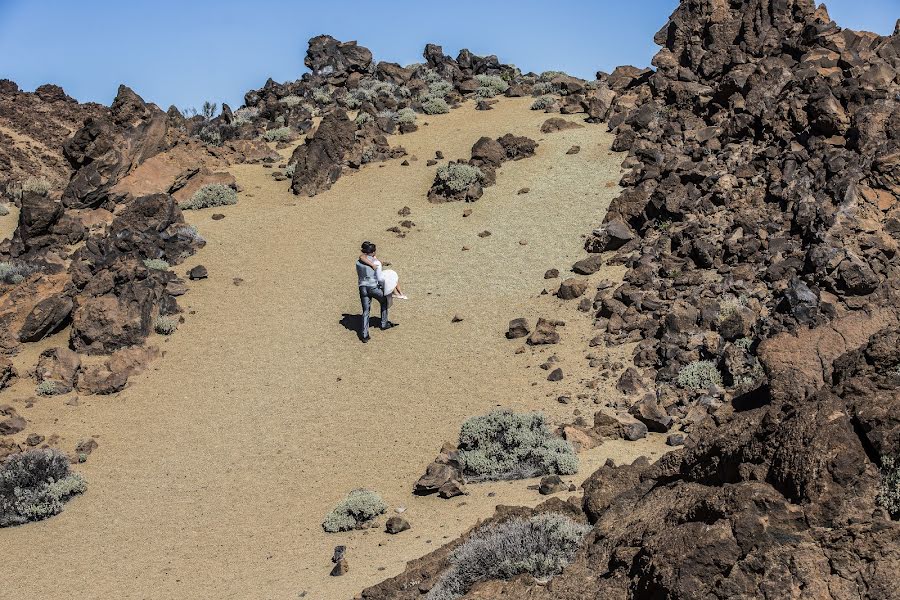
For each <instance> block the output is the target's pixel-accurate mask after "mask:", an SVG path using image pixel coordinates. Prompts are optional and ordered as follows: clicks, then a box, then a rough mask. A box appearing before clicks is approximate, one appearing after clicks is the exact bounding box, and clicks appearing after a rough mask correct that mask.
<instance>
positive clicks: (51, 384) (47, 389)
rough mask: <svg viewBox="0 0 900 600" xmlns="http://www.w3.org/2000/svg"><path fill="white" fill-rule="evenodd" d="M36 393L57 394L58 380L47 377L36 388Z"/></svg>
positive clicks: (42, 394) (43, 394)
mask: <svg viewBox="0 0 900 600" xmlns="http://www.w3.org/2000/svg"><path fill="white" fill-rule="evenodd" d="M34 393H35V394H37V395H38V396H55V395H56V393H57V389H56V382H55V381H51V380H49V379H45V380H44V381H42V382H40V383H39V384H38V385H37V387H36V388H34Z"/></svg>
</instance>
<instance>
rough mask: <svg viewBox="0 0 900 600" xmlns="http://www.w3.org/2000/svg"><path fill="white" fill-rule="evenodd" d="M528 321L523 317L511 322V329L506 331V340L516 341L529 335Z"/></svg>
mask: <svg viewBox="0 0 900 600" xmlns="http://www.w3.org/2000/svg"><path fill="white" fill-rule="evenodd" d="M529 331H530V330H529V329H528V320H527V319H524V318H522V317H519V318H516V319H513V320H512V321H510V322H509V328H508V329H507V331H506V339H508V340H514V339H516V338H522V337H525V336H527V335H528V333H529Z"/></svg>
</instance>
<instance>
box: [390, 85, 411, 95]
mask: <svg viewBox="0 0 900 600" xmlns="http://www.w3.org/2000/svg"><path fill="white" fill-rule="evenodd" d="M394 96H396V97H398V98H409V97H410V96H412V92H411V91H410V89H409V88H408V87H406V86H405V85H398V86H397V88H396V89H395V90H394Z"/></svg>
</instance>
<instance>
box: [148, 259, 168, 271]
mask: <svg viewBox="0 0 900 600" xmlns="http://www.w3.org/2000/svg"><path fill="white" fill-rule="evenodd" d="M144 266H145V267H147V268H148V269H150V270H151V271H168V270H169V263H167V262H166V261H164V260H162V259H161V258H147V259H144Z"/></svg>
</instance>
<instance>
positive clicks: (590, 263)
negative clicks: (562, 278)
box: [572, 254, 603, 275]
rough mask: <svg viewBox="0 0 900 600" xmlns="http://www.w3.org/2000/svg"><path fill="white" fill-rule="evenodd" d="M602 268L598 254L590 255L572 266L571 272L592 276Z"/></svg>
mask: <svg viewBox="0 0 900 600" xmlns="http://www.w3.org/2000/svg"><path fill="white" fill-rule="evenodd" d="M602 266H603V258H602V257H601V256H600V255H599V254H592V255H590V256H588V257H587V258H583V259H581V260H579V261H578V262H576V263H575V264H574V265H572V271H574V272H575V273H578V274H579V275H593V274H594V273H596V272H597V271H599V270H600V267H602Z"/></svg>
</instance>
